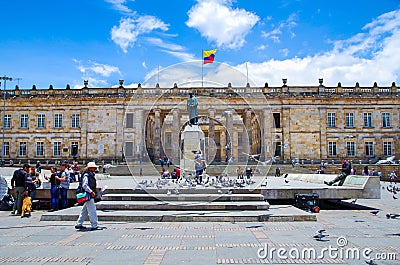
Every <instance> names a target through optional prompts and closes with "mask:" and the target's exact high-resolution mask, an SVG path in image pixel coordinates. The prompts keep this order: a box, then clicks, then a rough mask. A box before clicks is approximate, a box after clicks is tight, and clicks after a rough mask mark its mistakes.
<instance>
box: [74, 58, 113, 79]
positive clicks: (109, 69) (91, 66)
mask: <svg viewBox="0 0 400 265" xmlns="http://www.w3.org/2000/svg"><path fill="white" fill-rule="evenodd" d="M73 61H74V62H75V63H76V64H78V65H77V67H76V68H77V69H78V70H79V71H80V72H81V73H83V74H90V73H92V74H97V75H100V76H103V77H109V76H110V75H111V74H114V73H116V74H121V72H120V70H119V68H118V67H117V66H112V65H108V64H100V63H96V62H91V61H89V62H88V63H87V64H82V62H81V61H79V60H77V59H73Z"/></svg>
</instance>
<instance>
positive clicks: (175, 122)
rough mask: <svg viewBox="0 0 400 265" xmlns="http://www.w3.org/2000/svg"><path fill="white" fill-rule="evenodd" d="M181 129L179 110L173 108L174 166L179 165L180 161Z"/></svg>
mask: <svg viewBox="0 0 400 265" xmlns="http://www.w3.org/2000/svg"><path fill="white" fill-rule="evenodd" d="M180 129H181V124H180V117H179V109H178V108H177V107H176V108H173V109H172V137H171V138H172V139H171V141H172V143H171V144H172V152H173V154H174V156H173V157H172V163H174V164H176V165H177V164H179V161H180V156H181V152H180V148H179V146H180V142H179V132H180Z"/></svg>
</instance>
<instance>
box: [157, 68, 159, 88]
mask: <svg viewBox="0 0 400 265" xmlns="http://www.w3.org/2000/svg"><path fill="white" fill-rule="evenodd" d="M157 84H158V85H160V65H158V70H157Z"/></svg>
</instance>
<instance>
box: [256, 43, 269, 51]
mask: <svg viewBox="0 0 400 265" xmlns="http://www.w3.org/2000/svg"><path fill="white" fill-rule="evenodd" d="M266 48H267V46H266V45H264V44H262V45H260V46H258V47H257V50H259V51H263V50H265V49H266Z"/></svg>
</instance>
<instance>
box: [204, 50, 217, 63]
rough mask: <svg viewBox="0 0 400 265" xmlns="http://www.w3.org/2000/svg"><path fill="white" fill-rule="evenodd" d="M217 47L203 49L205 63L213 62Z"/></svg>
mask: <svg viewBox="0 0 400 265" xmlns="http://www.w3.org/2000/svg"><path fill="white" fill-rule="evenodd" d="M216 52H217V49H214V50H208V51H203V58H204V64H207V63H213V62H214V58H215V53H216Z"/></svg>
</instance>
